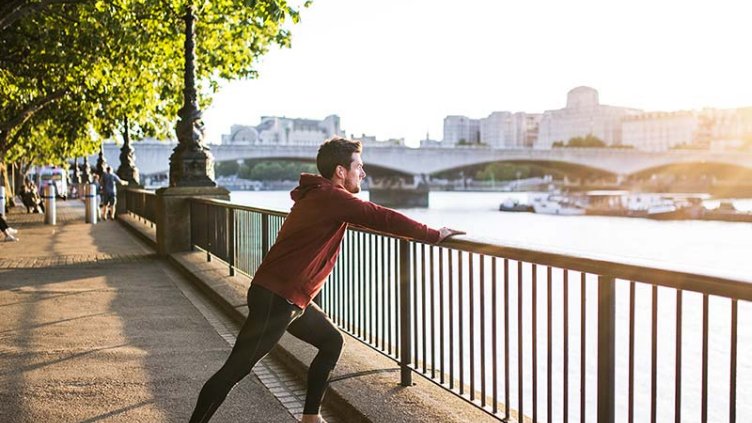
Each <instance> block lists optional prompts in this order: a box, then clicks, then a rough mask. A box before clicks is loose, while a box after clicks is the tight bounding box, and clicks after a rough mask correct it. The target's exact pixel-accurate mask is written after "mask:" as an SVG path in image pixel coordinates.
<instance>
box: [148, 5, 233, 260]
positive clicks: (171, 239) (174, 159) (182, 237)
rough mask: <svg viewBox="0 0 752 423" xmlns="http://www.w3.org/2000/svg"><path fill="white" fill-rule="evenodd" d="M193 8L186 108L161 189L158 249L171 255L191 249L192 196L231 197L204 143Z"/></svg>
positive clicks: (188, 32)
mask: <svg viewBox="0 0 752 423" xmlns="http://www.w3.org/2000/svg"><path fill="white" fill-rule="evenodd" d="M194 19H195V18H194V16H193V9H192V7H191V6H188V7H187V8H186V14H185V17H184V20H185V73H184V83H185V88H184V89H183V107H182V108H181V109H180V111H179V112H178V116H179V120H178V123H177V126H176V132H177V136H178V141H179V143H178V146H177V147H175V149H174V150H173V153H172V156H170V184H169V187H167V188H161V189H158V190H157V222H156V223H157V252H158V253H159V254H160V255H168V254H171V253H175V252H179V251H189V250H190V248H191V210H190V201H189V200H190V198H192V197H204V198H207V197H208V198H216V199H221V200H229V199H230V192H229V191H227V190H226V189H225V188H221V187H217V183H216V182H214V158H213V157H212V154H211V152H210V151H209V148H208V147H207V146H205V145H204V143H203V138H204V125H203V123H202V121H201V111H200V110H199V109H198V102H197V101H196V87H195V73H194V44H193V22H194Z"/></svg>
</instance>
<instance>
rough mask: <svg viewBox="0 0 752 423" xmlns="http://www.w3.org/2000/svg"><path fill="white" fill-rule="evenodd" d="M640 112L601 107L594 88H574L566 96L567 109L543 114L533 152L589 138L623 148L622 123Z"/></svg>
mask: <svg viewBox="0 0 752 423" xmlns="http://www.w3.org/2000/svg"><path fill="white" fill-rule="evenodd" d="M640 112H641V111H640V110H638V109H631V108H627V107H616V106H606V105H603V104H600V102H599V100H598V91H596V90H595V89H593V88H590V87H577V88H574V89H572V90H570V91H569V93H567V105H566V107H564V108H563V109H558V110H547V111H545V112H544V113H543V116H542V117H541V121H540V126H539V132H538V139H537V140H536V142H535V144H534V148H539V149H549V148H551V145H552V144H553V143H554V142H556V141H562V142H565V143H566V142H567V141H569V140H570V139H572V138H575V137H584V136H586V135H593V136H596V137H598V138H600V139H601V140H603V141H604V142H605V143H606V145H609V146H612V145H621V144H622V128H621V124H622V119H623V118H624V117H625V116H629V115H633V114H637V113H640Z"/></svg>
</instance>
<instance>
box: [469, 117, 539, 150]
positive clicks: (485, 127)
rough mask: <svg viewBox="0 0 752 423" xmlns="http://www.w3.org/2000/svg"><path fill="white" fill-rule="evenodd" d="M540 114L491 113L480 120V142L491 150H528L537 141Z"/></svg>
mask: <svg viewBox="0 0 752 423" xmlns="http://www.w3.org/2000/svg"><path fill="white" fill-rule="evenodd" d="M540 118H541V115H540V114H528V113H524V112H517V113H511V112H493V113H491V114H490V115H488V117H486V118H483V119H481V120H480V142H481V143H483V144H487V145H488V146H490V147H491V148H530V147H532V146H533V144H534V143H535V141H536V140H537V139H538V127H539V125H540Z"/></svg>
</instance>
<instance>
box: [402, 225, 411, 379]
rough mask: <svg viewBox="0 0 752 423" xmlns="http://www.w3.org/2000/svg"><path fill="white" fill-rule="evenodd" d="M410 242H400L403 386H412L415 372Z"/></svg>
mask: <svg viewBox="0 0 752 423" xmlns="http://www.w3.org/2000/svg"><path fill="white" fill-rule="evenodd" d="M410 264H411V263H410V243H409V242H408V241H406V240H404V239H403V240H400V242H399V268H400V281H399V284H400V298H399V301H400V305H399V307H400V321H399V325H400V379H401V385H402V386H412V384H413V373H412V370H411V369H410V351H412V346H411V345H410V340H411V338H412V331H411V327H412V322H411V320H412V319H411V317H412V316H410V303H411V302H412V298H411V297H410Z"/></svg>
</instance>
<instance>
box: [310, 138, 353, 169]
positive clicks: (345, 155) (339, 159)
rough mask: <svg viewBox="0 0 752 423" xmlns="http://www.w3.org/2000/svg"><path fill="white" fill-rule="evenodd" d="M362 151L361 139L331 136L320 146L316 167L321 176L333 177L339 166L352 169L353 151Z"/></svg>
mask: <svg viewBox="0 0 752 423" xmlns="http://www.w3.org/2000/svg"><path fill="white" fill-rule="evenodd" d="M361 151H363V145H362V144H361V143H360V141H357V140H350V139H347V138H342V137H332V138H329V139H328V140H326V141H324V142H323V143H322V144H321V146H320V147H319V153H318V154H317V155H316V167H317V168H318V169H319V173H320V174H321V176H323V177H324V178H326V179H332V176H334V170H335V169H336V168H337V166H343V167H344V168H345V169H350V164H351V163H352V161H353V158H352V155H353V153H360V152H361Z"/></svg>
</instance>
